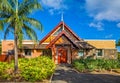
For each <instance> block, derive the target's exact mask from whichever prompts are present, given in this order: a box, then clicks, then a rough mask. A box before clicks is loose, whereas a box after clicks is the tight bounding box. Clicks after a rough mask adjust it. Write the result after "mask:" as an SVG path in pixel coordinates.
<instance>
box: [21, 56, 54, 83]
mask: <svg viewBox="0 0 120 83" xmlns="http://www.w3.org/2000/svg"><path fill="white" fill-rule="evenodd" d="M19 63H20V64H19V68H20V71H21V76H22V77H23V78H24V79H25V80H27V81H37V80H38V81H39V80H43V79H46V78H47V77H49V76H51V74H52V73H53V72H54V69H55V64H54V62H53V61H52V60H51V59H49V58H48V57H44V56H42V57H38V58H34V59H28V60H26V59H20V60H19ZM26 63H27V64H26Z"/></svg>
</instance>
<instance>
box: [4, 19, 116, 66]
mask: <svg viewBox="0 0 120 83" xmlns="http://www.w3.org/2000/svg"><path fill="white" fill-rule="evenodd" d="M13 49H14V41H12V40H11V41H9V40H3V41H2V53H7V52H8V51H10V50H13ZM19 49H20V50H19V53H20V54H22V55H24V56H25V57H27V58H31V57H37V56H42V55H44V56H51V57H52V59H53V60H54V62H55V63H56V64H59V63H71V62H72V61H73V60H74V59H78V58H80V57H82V58H106V59H116V58H117V57H116V53H117V50H116V47H115V41H114V40H83V39H81V38H79V37H78V36H77V35H76V34H75V33H74V32H73V31H72V30H71V29H70V28H69V27H68V26H67V25H66V24H65V23H64V22H63V21H62V22H60V23H59V24H58V25H57V26H56V27H55V28H54V29H53V30H52V31H51V32H49V33H48V34H47V35H46V36H45V37H44V38H43V39H42V40H41V41H40V42H39V43H35V42H34V41H32V40H24V41H23V44H22V48H19Z"/></svg>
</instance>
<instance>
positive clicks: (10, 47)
mask: <svg viewBox="0 0 120 83" xmlns="http://www.w3.org/2000/svg"><path fill="white" fill-rule="evenodd" d="M13 48H14V42H13V41H12V40H9V41H8V40H2V54H5V53H6V52H8V50H13Z"/></svg>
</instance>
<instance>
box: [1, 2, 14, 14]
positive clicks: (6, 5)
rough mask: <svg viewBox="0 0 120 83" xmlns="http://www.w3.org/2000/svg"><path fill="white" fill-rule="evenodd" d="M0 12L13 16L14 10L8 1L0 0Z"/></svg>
mask: <svg viewBox="0 0 120 83" xmlns="http://www.w3.org/2000/svg"><path fill="white" fill-rule="evenodd" d="M0 11H2V12H3V11H4V12H6V13H8V14H12V13H13V12H14V9H13V7H12V6H11V4H10V3H9V2H8V0H0Z"/></svg>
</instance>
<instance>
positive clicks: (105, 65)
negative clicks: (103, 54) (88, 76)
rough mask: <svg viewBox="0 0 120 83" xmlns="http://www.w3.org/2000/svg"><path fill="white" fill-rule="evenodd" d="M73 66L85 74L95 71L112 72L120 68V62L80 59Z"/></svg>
mask: <svg viewBox="0 0 120 83" xmlns="http://www.w3.org/2000/svg"><path fill="white" fill-rule="evenodd" d="M73 66H74V67H75V68H76V69H77V70H79V71H81V69H82V71H81V72H84V71H86V70H89V71H93V70H96V69H97V70H111V69H118V68H120V61H119V60H105V59H96V60H95V59H79V60H75V61H73Z"/></svg>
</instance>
